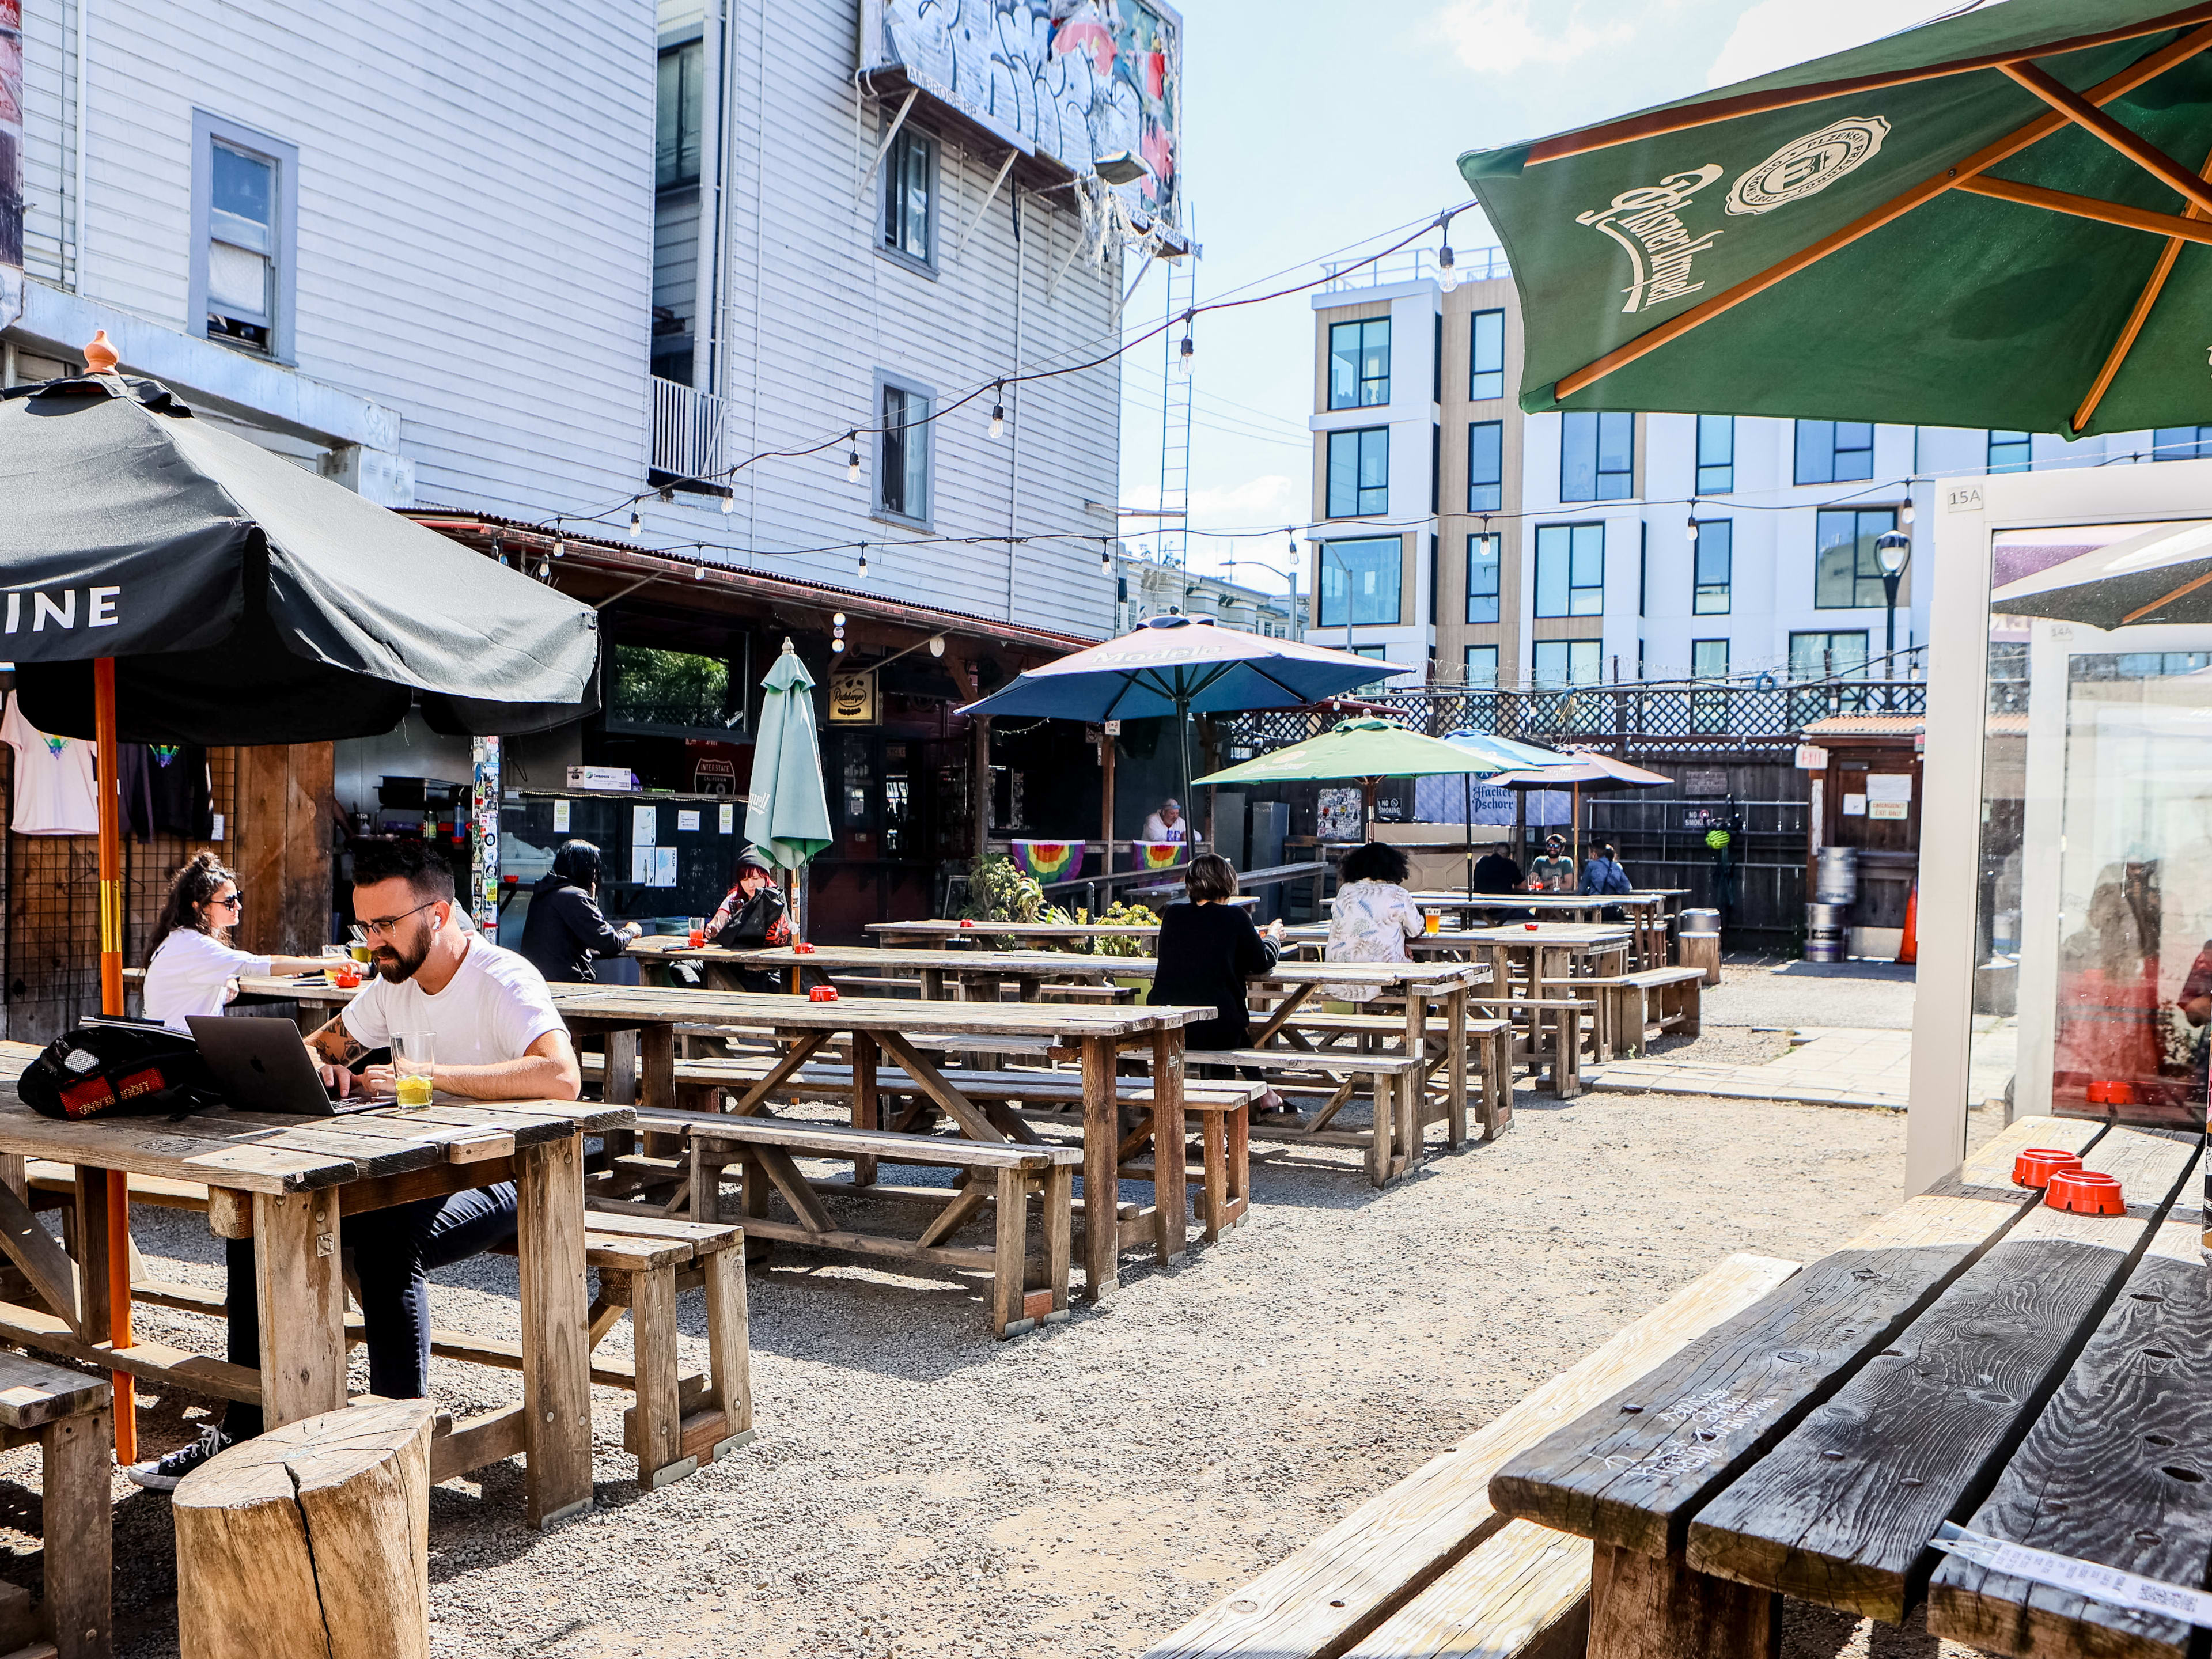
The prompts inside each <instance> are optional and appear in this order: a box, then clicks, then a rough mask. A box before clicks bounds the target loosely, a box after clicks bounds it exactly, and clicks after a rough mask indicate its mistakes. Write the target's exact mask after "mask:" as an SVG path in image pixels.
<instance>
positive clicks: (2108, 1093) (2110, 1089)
mask: <svg viewBox="0 0 2212 1659" xmlns="http://www.w3.org/2000/svg"><path fill="white" fill-rule="evenodd" d="M2135 1103H2136V1085H2134V1084H2132V1083H2107V1084H2106V1085H2105V1104H2106V1105H2107V1106H2132V1105H2134V1104H2135Z"/></svg>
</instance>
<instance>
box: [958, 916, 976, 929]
mask: <svg viewBox="0 0 2212 1659" xmlns="http://www.w3.org/2000/svg"><path fill="white" fill-rule="evenodd" d="M960 925H961V926H962V927H974V926H975V921H974V920H973V919H972V918H970V917H968V916H963V917H961V918H960Z"/></svg>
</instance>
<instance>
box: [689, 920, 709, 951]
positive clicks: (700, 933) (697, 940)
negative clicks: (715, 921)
mask: <svg viewBox="0 0 2212 1659" xmlns="http://www.w3.org/2000/svg"><path fill="white" fill-rule="evenodd" d="M687 927H688V931H689V932H690V935H691V948H692V949H693V950H695V951H696V950H697V949H699V948H700V947H701V946H702V945H704V944H706V942H707V918H706V917H704V916H693V917H692V918H691V919H690V922H689V923H688V924H687Z"/></svg>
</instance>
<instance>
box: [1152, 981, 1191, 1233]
mask: <svg viewBox="0 0 2212 1659" xmlns="http://www.w3.org/2000/svg"><path fill="white" fill-rule="evenodd" d="M1182 1066H1183V1048H1182V1027H1181V1026H1180V1025H1176V1026H1164V1027H1162V1028H1161V1029H1160V1030H1157V1031H1154V1032H1153V1033H1152V1228H1153V1234H1154V1237H1155V1239H1156V1241H1157V1248H1158V1251H1159V1258H1160V1261H1161V1262H1162V1263H1163V1264H1165V1263H1166V1262H1167V1261H1170V1260H1171V1259H1173V1258H1174V1257H1176V1256H1178V1255H1182V1253H1183V1249H1184V1248H1185V1246H1186V1244H1187V1243H1188V1239H1189V1232H1190V1182H1189V1178H1188V1176H1189V1162H1188V1157H1187V1155H1186V1154H1185V1152H1184V1150H1183V1131H1184V1123H1183V1109H1182Z"/></svg>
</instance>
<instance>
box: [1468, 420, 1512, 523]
mask: <svg viewBox="0 0 2212 1659" xmlns="http://www.w3.org/2000/svg"><path fill="white" fill-rule="evenodd" d="M1504 505H1505V422H1503V421H1477V422H1474V424H1473V425H1472V426H1470V427H1468V429H1467V510H1468V512H1470V513H1495V512H1497V511H1498V508H1500V507H1503V506H1504Z"/></svg>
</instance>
